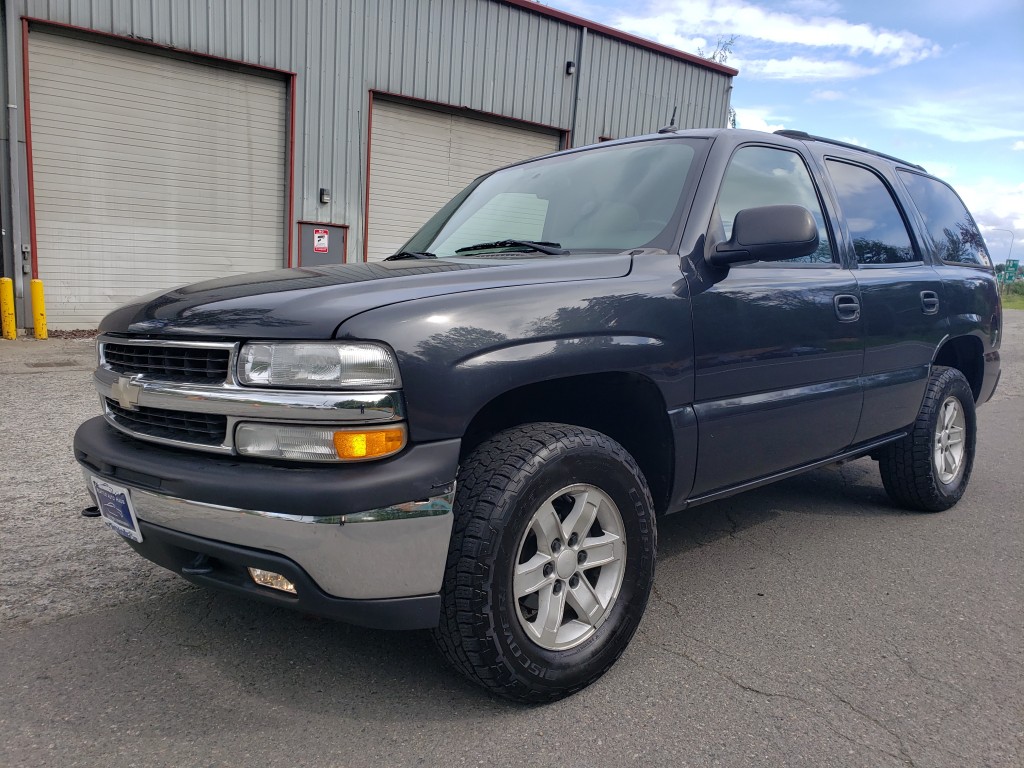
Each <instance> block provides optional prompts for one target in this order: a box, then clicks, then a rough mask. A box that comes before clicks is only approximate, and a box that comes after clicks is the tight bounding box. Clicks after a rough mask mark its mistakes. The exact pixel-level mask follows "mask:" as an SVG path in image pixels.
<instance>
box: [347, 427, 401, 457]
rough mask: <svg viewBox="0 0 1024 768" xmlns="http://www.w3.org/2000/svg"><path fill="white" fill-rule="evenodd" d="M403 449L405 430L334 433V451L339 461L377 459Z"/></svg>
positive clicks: (391, 429)
mask: <svg viewBox="0 0 1024 768" xmlns="http://www.w3.org/2000/svg"><path fill="white" fill-rule="evenodd" d="M404 447H405V430H404V429H396V428H394V427H392V428H389V429H373V430H365V429H364V430H352V431H348V430H346V431H344V432H335V433H334V450H335V452H336V453H337V454H338V458H339V459H343V460H348V461H352V460H355V459H379V458H381V457H383V456H390V455H391V454H393V453H398V452H399V451H400V450H402V448H404Z"/></svg>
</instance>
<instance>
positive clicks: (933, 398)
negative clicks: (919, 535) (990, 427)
mask: <svg viewBox="0 0 1024 768" xmlns="http://www.w3.org/2000/svg"><path fill="white" fill-rule="evenodd" d="M976 435H977V419H976V416H975V411H974V395H973V394H972V392H971V387H970V385H969V384H968V383H967V380H966V379H965V378H964V375H963V374H962V373H961V372H960V371H958V370H957V369H956V368H944V367H939V366H936V367H934V368H933V369H932V373H931V376H930V378H929V380H928V388H927V390H926V392H925V396H924V402H923V403H921V410H920V412H919V413H918V415H917V420H916V421H915V422H914V425H913V427H912V428H911V431H910V434H908V435H907V436H906V437H904V438H903V439H901V440H899V441H897V442H895V443H893V444H892V445H889V446H886V447H885V448H884V449H882V451H881V453H880V455H879V460H878V468H879V471H880V472H881V475H882V485H884V486H885V490H886V493H888V494H889V498H891V499H892V500H893V501H894V502H896V503H897V504H899V505H900V506H902V507H906V508H907V509H911V510H915V511H919V512H942V511H943V510H946V509H949V508H950V507H952V506H953V505H954V504H956V503H957V502H958V501H960V497H961V496H963V495H964V491H966V490H967V483H968V482H969V481H970V479H971V470H972V469H973V468H974V448H975V438H976Z"/></svg>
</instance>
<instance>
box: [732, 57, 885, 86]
mask: <svg viewBox="0 0 1024 768" xmlns="http://www.w3.org/2000/svg"><path fill="white" fill-rule="evenodd" d="M736 66H737V67H739V68H740V70H741V71H742V72H743V74H744V75H748V76H750V77H758V76H760V77H766V78H770V79H772V80H805V81H813V80H849V79H852V78H856V77H865V76H867V75H875V74H878V73H879V72H881V71H883V68H882V67H865V66H862V65H860V64H857V63H855V62H852V61H823V60H820V59H817V60H816V59H809V58H806V57H804V56H792V57H790V58H788V59H752V60H737V61H736Z"/></svg>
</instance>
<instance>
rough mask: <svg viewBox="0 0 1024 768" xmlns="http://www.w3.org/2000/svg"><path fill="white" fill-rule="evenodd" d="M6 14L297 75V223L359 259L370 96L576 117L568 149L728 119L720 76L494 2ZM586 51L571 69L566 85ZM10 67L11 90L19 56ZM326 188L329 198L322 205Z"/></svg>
mask: <svg viewBox="0 0 1024 768" xmlns="http://www.w3.org/2000/svg"><path fill="white" fill-rule="evenodd" d="M13 8H14V11H15V12H14V13H12V14H11V15H12V17H13V18H14V22H15V23H18V20H17V16H20V15H24V16H28V17H32V18H38V19H45V20H48V21H54V22H58V23H63V24H70V25H75V26H79V27H86V28H89V29H93V30H97V31H100V32H108V33H113V34H116V35H121V36H125V37H133V38H136V39H138V40H140V41H148V42H154V43H158V44H160V45H165V46H171V47H174V48H178V49H182V50H187V51H194V52H197V53H203V54H209V55H213V56H218V57H223V58H226V59H233V60H237V61H242V62H247V63H251V64H256V65H261V66H265V67H272V68H275V69H281V70H287V71H290V72H295V73H297V74H298V79H297V92H296V115H295V141H296V144H295V150H296V158H295V189H294V195H295V218H296V219H297V220H303V219H304V220H316V221H332V222H336V223H341V224H348V225H349V226H350V227H351V229H350V242H349V254H350V255H355V256H358V255H359V254H361V253H362V242H363V221H364V220H363V196H364V194H365V174H366V138H367V134H368V131H367V114H366V113H367V105H368V101H369V99H368V92H369V91H370V90H378V91H382V92H387V93H394V94H401V95H404V96H408V97H412V98H417V99H424V100H429V101H434V102H439V103H443V104H449V105H454V106H460V107H466V108H469V109H474V110H479V111H482V112H489V113H494V114H500V115H504V116H506V117H512V118H516V119H520V120H526V121H530V122H534V123H539V124H542V125H546V126H551V127H555V128H560V129H563V130H570V129H572V128H573V127H574V126H573V119H574V117H575V123H576V125H575V131H574V133H573V144H575V145H581V144H586V143H590V142H593V141H596V140H597V138H598V136H602V135H608V136H614V137H622V136H630V135H635V134H640V133H646V132H650V131H652V130H655V129H656V128H658V127H659V126H661V125H663V124H664V123H665V122H667V120H668V116H669V115H670V113H671V111H672V107H673V106H675V105H678V106H679V110H680V118H679V120H678V122H679V124H680V125H681V126H684V127H685V126H724V125H725V121H726V114H727V111H728V89H729V80H730V78H729V77H728V75H726V74H723V73H720V72H716V71H712V70H710V69H707V68H704V67H701V66H699V65H695V64H692V63H689V62H686V61H682V60H680V59H675V58H672V57H669V56H666V55H663V54H660V53H656V52H653V51H650V50H645V49H643V48H640V47H638V46H635V45H631V44H629V43H626V42H623V41H620V40H617V39H614V38H611V37H606V36H604V35H601V34H600V33H597V32H594V31H589V32H585V31H584V30H583V29H582V28H581V27H578V26H576V25H574V24H571V23H569V22H567V21H562V20H559V19H555V18H551V17H548V16H543V15H540V14H538V13H533V12H530V11H529V10H525V9H522V8H519V7H516V6H512V5H507V4H505V3H503V2H500V0H291V1H290V2H288V1H286V0H13ZM581 38H583V39H582V42H583V56H582V61H580V62H579V69H578V70H577V74H576V75H575V76H566V74H565V63H566V62H567V61H570V60H572V61H577V60H578V59H579V58H580V57H579V53H580V44H581ZM17 39H18V40H19V41H20V30H19V34H18V36H17ZM14 58H15V60H16V66H17V68H18V70H19V71H18V81H19V83H20V77H21V75H20V67H21V63H20V60H21V56H20V50H18V51H15V56H14ZM0 64H3V62H0ZM576 77H578V78H580V83H579V105H578V108H577V111H576V114H575V116H574V113H573V99H574V96H575V89H576V83H575V78H576ZM4 90H5V89H4ZM19 90H20V87H19ZM4 99H5V101H4V103H8V101H7V97H6V94H4ZM16 103H17V104H19V105H21V104H23V103H24V102H23V99H22V98H21V94H20V93H19V94H18V98H17V102H16ZM0 125H2V128H0V138H6V121H3V120H0ZM20 138H21V139H22V140H24V136H21V137H20ZM321 187H328V188H330V189H331V190H332V191H333V197H332V202H331V203H330V204H328V205H321V204H320V203H319V199H318V191H319V189H320V188H321ZM5 205H6V202H5ZM25 231H26V232H27V226H26V229H25ZM26 237H27V235H26ZM7 239H8V240H9V239H10V238H9V237H8V238H7ZM5 245H6V247H7V249H9V248H10V243H7V244H5ZM16 247H20V246H16ZM8 252H9V251H8Z"/></svg>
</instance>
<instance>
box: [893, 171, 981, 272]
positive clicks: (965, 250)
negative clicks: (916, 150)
mask: <svg viewBox="0 0 1024 768" xmlns="http://www.w3.org/2000/svg"><path fill="white" fill-rule="evenodd" d="M899 174H900V178H901V179H902V180H903V183H904V185H906V187H907V191H908V192H909V193H910V198H911V199H912V200H913V201H914V205H915V206H917V210H918V211H920V212H921V216H922V217H923V218H924V222H925V227H926V231H927V235H928V241H929V242H930V243H931V246H932V248H933V249H934V251H935V255H936V256H938V257H939V258H940V259H942V260H943V261H945V262H948V263H952V264H969V265H973V266H984V267H990V266H992V260H991V259H990V258H989V254H988V249H987V248H986V247H985V240H984V239H983V238H982V236H981V232H980V231H979V230H978V225H977V224H975V223H974V219H973V218H971V214H970V213H968V211H967V207H966V206H965V205H964V204H963V202H961V200H960V198H959V197H958V196H957V194H956V192H954V191H953V190H952V188H950V187H948V186H947V185H946V184H944V183H942V182H941V181H939V180H938V179H933V178H930V177H928V176H922V175H921V174H918V173H912V172H910V171H904V170H901V171H899Z"/></svg>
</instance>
